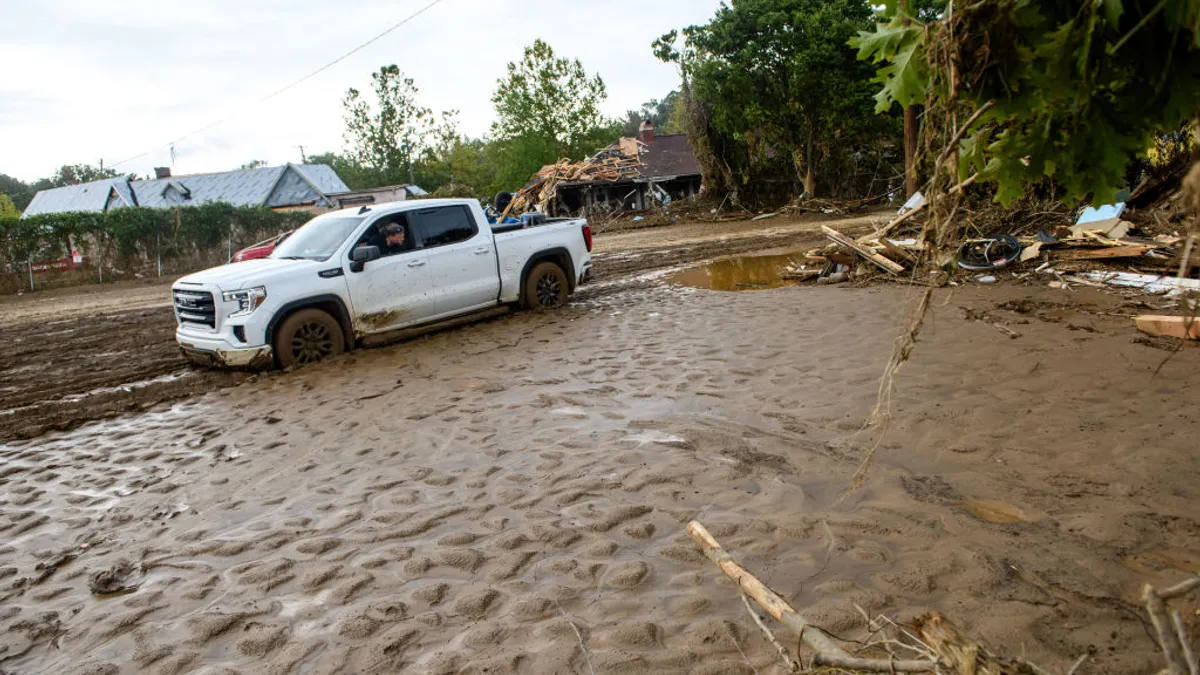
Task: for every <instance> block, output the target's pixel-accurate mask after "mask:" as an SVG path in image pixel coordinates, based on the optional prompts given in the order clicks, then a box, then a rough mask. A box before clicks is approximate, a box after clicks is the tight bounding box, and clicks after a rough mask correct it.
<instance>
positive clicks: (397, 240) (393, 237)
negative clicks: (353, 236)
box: [358, 220, 413, 256]
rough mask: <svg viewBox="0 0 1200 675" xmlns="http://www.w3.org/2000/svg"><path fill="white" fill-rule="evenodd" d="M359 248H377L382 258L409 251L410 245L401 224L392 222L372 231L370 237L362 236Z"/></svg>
mask: <svg viewBox="0 0 1200 675" xmlns="http://www.w3.org/2000/svg"><path fill="white" fill-rule="evenodd" d="M358 245H359V246H378V247H379V253H380V255H383V256H389V255H396V254H397V253H404V252H405V251H411V250H412V248H413V247H412V245H411V244H410V243H409V240H408V235H407V233H406V230H405V227H404V224H403V223H399V222H396V221H394V220H393V221H392V222H390V223H387V224H386V225H381V226H379V227H377V228H374V229H373V232H371V233H370V236H364V237H363V239H362V241H361V242H359V244H358Z"/></svg>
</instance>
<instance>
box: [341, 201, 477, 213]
mask: <svg viewBox="0 0 1200 675" xmlns="http://www.w3.org/2000/svg"><path fill="white" fill-rule="evenodd" d="M478 204H479V200H478V199H410V200H406V201H402V202H383V203H381V204H363V205H361V206H352V207H350V208H348V209H342V210H340V211H329V212H328V213H325V214H323V215H327V216H355V215H358V213H359V211H362V210H363V209H364V208H366V209H368V211H367V214H372V215H374V214H380V213H399V212H401V211H407V210H409V209H427V208H430V207H434V206H457V205H462V206H471V205H476V206H477V205H478Z"/></svg>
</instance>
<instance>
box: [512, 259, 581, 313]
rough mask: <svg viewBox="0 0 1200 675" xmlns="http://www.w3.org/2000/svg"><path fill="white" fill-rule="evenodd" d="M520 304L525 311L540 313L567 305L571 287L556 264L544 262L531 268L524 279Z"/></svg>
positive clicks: (564, 274)
mask: <svg viewBox="0 0 1200 675" xmlns="http://www.w3.org/2000/svg"><path fill="white" fill-rule="evenodd" d="M524 291H525V292H524V293H523V294H522V295H521V304H522V305H523V306H524V307H525V309H529V310H533V311H541V310H545V309H554V308H555V307H562V306H563V305H565V304H567V298H568V297H569V296H570V295H571V286H570V283H569V282H568V281H567V273H566V272H564V271H563V269H562V268H561V267H559V266H558V265H557V264H556V263H552V262H544V263H538V264H537V265H534V266H533V269H532V270H530V271H529V276H527V277H525V289H524Z"/></svg>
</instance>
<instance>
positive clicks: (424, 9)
mask: <svg viewBox="0 0 1200 675" xmlns="http://www.w3.org/2000/svg"><path fill="white" fill-rule="evenodd" d="M442 2H445V0H433V2H430V3H429V4H427V5H425V6H424V7H422V8H421V9H418V10H417V11H415V12H413V13H412V14H410V15H408V16H407V17H405V18H404V19H402V20H401V21H399V22H398V23H396V24H394V25H392V26H391V27H390V28H388V29H387V30H385V31H383V32H382V33H380V34H379V35H376V36H375V37H373V38H371V39H370V40H367V41H366V42H364V43H362V44H360V45H358V46H357V47H355V48H354V49H351V50H350V51H348V52H346V53H345V54H342V55H341V56H339V57H337V58H336V59H334V60H332V61H330V62H329V63H326V64H325V65H323V66H321V67H320V68H317V69H316V70H314V71H312V72H311V73H309V74H307V75H305V76H304V77H301V78H300V79H298V80H296V81H294V82H292V83H291V84H288V85H285V86H284V87H282V88H280V89H278V90H276V91H274V92H272V93H270V94H267V95H266V96H264V97H262V98H260V99H258V100H257V101H254V102H253V103H251V104H250V105H249V106H246V107H252V106H256V105H259V104H262V103H265V102H266V101H269V100H271V99H273V98H275V97H276V96H279V95H280V94H283V93H285V92H287V91H289V90H291V89H294V88H295V87H297V86H299V85H300V84H303V83H304V82H307V81H308V80H311V79H312V78H314V77H316V76H317V75H320V74H321V73H323V72H325V71H326V70H329V69H330V68H332V67H334V66H336V65H337V64H339V63H341V62H342V61H345V60H346V59H348V58H350V57H351V56H354V55H355V54H357V53H358V52H360V51H362V50H363V49H366V48H367V47H369V46H371V45H372V44H374V43H376V42H378V41H379V40H381V39H383V38H384V37H386V36H387V35H388V34H389V33H391V32H393V31H395V30H396V29H397V28H400V27H401V26H403V25H404V24H406V23H408V22H410V21H412V20H413V19H416V18H417V17H419V16H421V15H422V14H424V13H425V12H428V11H429V10H431V9H433V8H434V7H435V6H437V5H440V4H441V3H442ZM238 112H240V111H238ZM236 114H237V112H233V113H230V114H228V115H226V116H225V117H222V118H221V119H219V120H217V121H215V122H213V123H211V124H208V125H205V126H203V127H200V128H199V129H196V130H195V131H190V132H188V133H186V134H184V135H182V136H180V137H179V138H176V139H175V140H173V141H171V142H169V143H167V144H166V145H167V146H170V147H171V155H172V161H174V154H175V148H174V145H175V144H176V143H178V142H180V141H182V140H184V139H185V138H190V137H192V136H195V135H196V134H201V133H204V132H205V131H208V130H209V129H212V128H213V127H216V126H220V125H222V124H224V123H225V122H228V121H229V120H230V119H231V118H232V117H233V116H234V115H236ZM162 147H164V146H162V145H156V146H155V147H153V148H151V149H149V150H147V151H145V152H143V153H140V154H137V155H134V156H133V157H130V158H128V159H123V160H121V161H119V162H115V163H113V164H112V165H111V166H114V167H116V166H120V165H122V164H128V163H129V162H132V161H134V160H135V159H141V158H143V157H145V156H146V155H149V154H150V153H152V152H154V151H155V150H158V149H160V148H162Z"/></svg>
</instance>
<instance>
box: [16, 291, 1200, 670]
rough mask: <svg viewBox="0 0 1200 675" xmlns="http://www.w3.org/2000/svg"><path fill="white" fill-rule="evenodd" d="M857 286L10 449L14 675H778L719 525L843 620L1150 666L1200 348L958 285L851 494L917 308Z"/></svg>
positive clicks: (450, 345) (393, 365)
mask: <svg viewBox="0 0 1200 675" xmlns="http://www.w3.org/2000/svg"><path fill="white" fill-rule="evenodd" d="M1005 291H1006V289H989V291H987V292H988V293H1001V292H1005ZM853 293H855V296H854V298H853V302H847V295H846V291H843V290H837V289H828V288H823V287H820V288H818V287H804V288H781V289H776V290H771V291H767V292H764V293H746V294H729V293H713V292H710V291H701V290H695V289H687V288H664V287H657V288H644V289H639V290H636V291H625V292H614V293H611V294H609V295H605V296H603V297H599V298H594V299H591V300H584V301H581V302H579V303H576V304H575V305H573V306H572V307H569V308H567V309H566V310H564V311H561V312H554V313H547V314H542V315H530V314H520V315H514V316H510V317H505V318H502V319H497V320H493V321H490V322H487V323H484V324H477V325H473V326H469V327H465V328H462V329H459V330H455V331H449V332H446V333H441V334H438V335H434V336H429V337H426V338H422V339H418V340H413V341H410V342H406V343H402V344H397V345H393V346H390V347H385V348H381V349H374V350H366V351H361V352H358V353H356V354H354V355H351V356H348V357H346V358H343V359H340V360H338V361H336V362H333V363H329V364H324V365H320V366H317V367H314V368H311V369H307V370H305V371H301V372H296V373H285V374H281V375H278V376H272V377H267V378H260V379H257V380H255V381H253V382H250V383H247V384H244V385H242V386H240V387H236V388H232V389H226V390H223V391H221V392H219V393H216V394H210V395H208V396H205V397H203V398H200V399H195V400H192V401H189V402H187V403H184V404H180V405H177V406H175V407H173V408H161V409H156V410H155V411H154V412H152V413H150V414H139V415H136V416H130V417H125V418H121V419H118V420H114V421H110V422H104V423H100V424H94V425H91V426H88V427H84V428H82V429H79V430H77V431H75V432H72V433H69V434H59V435H52V436H43V437H39V438H37V439H34V440H29V441H17V442H12V443H9V444H7V445H0V460H2V462H0V536H2V537H3V540H4V544H3V545H2V546H0V631H3V635H4V637H3V639H2V640H0V667H2V668H4V669H5V670H6V671H7V670H11V671H14V672H55V673H57V672H66V673H74V672H80V673H82V672H105V673H117V672H127V673H135V672H137V673H140V672H164V673H167V672H169V673H180V672H192V671H197V670H204V669H205V668H208V669H211V670H212V671H214V672H218V671H219V672H241V673H258V672H276V673H285V672H297V673H300V672H303V673H308V672H317V673H328V672H356V673H357V672H363V673H385V672H421V673H424V672H434V673H443V672H444V673H451V672H455V673H457V672H471V673H476V672H489V673H509V672H537V673H542V672H546V673H558V672H562V673H567V672H588V670H589V669H588V662H589V661H590V663H591V665H592V667H594V669H595V671H596V672H616V671H621V672H634V673H649V672H689V673H691V672H697V673H713V674H715V673H751V672H754V671H755V670H757V671H758V672H763V673H771V672H778V671H777V670H774V669H776V668H778V665H777V663H778V661H777V660H778V657H777V655H775V654H774V653H773V650H772V648H771V647H770V646H769V645H767V644H765V642H764V641H763V639H762V638H761V636H760V633H759V632H758V630H757V628H755V627H754V625H753V624H752V623H751V622H750V620H749V618H748V617H746V615H745V610H744V608H743V607H742V606H741V603H740V602H739V600H738V598H737V594H736V593H735V592H734V589H733V587H732V586H731V585H730V584H729V583H728V582H726V581H725V580H723V578H721V577H720V575H719V573H718V572H717V571H716V570H715V568H713V566H712V565H711V563H709V562H708V561H707V560H706V559H705V558H704V557H703V556H702V555H701V554H700V553H699V552H698V551H697V550H696V549H695V547H694V545H693V544H692V543H691V541H690V540H689V539H688V538H687V536H686V535H685V534H684V527H685V525H686V523H687V521H688V520H690V519H692V518H697V519H699V520H701V521H702V522H704V523H705V524H706V525H707V526H708V528H709V530H710V531H712V532H713V534H714V535H715V536H716V537H718V539H719V540H721V542H722V543H723V544H724V545H725V546H726V547H727V548H729V549H730V550H731V551H732V552H733V553H734V554H735V555H736V556H737V557H738V558H739V559H740V560H741V561H742V562H743V563H744V564H746V565H747V566H748V567H749V568H750V569H753V570H755V571H756V572H757V573H759V574H760V575H761V576H762V578H763V579H764V581H766V582H767V583H768V584H770V585H771V586H772V587H773V588H775V589H777V590H779V591H780V592H782V593H783V594H784V595H785V596H786V597H788V599H789V600H791V601H792V602H793V604H795V605H796V606H797V607H802V608H804V611H805V614H806V616H808V617H809V618H811V619H812V620H814V621H815V622H817V623H819V624H820V625H822V626H824V627H826V628H827V629H829V630H831V631H833V632H835V633H838V634H844V635H850V636H857V635H861V634H862V633H861V631H862V629H863V621H862V620H861V618H860V617H859V615H858V611H857V610H856V609H855V606H856V605H857V606H861V607H863V608H864V609H866V610H867V611H868V612H871V613H877V612H886V613H888V614H889V615H890V616H894V617H897V618H898V619H904V618H906V617H908V616H911V615H912V614H913V613H916V612H919V611H923V610H925V609H931V608H932V609H938V610H940V611H943V612H945V613H947V614H948V615H950V616H951V618H953V619H954V620H955V621H957V622H958V623H960V624H961V625H962V626H963V627H964V628H966V629H967V630H968V631H969V632H970V633H971V634H972V635H974V636H976V637H978V638H980V639H982V640H984V641H985V642H987V643H988V644H990V645H991V646H993V647H995V648H998V649H1000V650H1002V651H1007V652H1009V653H1014V652H1016V653H1023V654H1024V655H1025V656H1027V657H1029V658H1032V659H1034V660H1035V661H1037V662H1038V663H1039V664H1040V665H1042V666H1043V667H1044V669H1046V670H1047V671H1053V672H1062V671H1065V670H1066V668H1067V667H1069V665H1070V663H1071V662H1073V661H1074V659H1075V658H1077V657H1078V655H1079V654H1081V653H1084V652H1086V651H1088V648H1089V646H1096V647H1097V648H1098V649H1099V652H1098V654H1097V656H1096V657H1095V661H1096V664H1097V665H1096V666H1095V669H1094V670H1092V671H1090V672H1097V673H1103V672H1150V671H1151V670H1152V668H1153V667H1154V664H1155V663H1156V661H1157V655H1156V653H1155V649H1154V647H1153V646H1152V644H1151V643H1150V641H1149V639H1148V638H1147V636H1146V633H1145V630H1144V629H1143V627H1142V624H1141V622H1140V621H1139V619H1138V618H1137V613H1136V609H1133V610H1132V611H1131V609H1130V608H1135V607H1136V598H1137V594H1138V592H1139V590H1140V585H1141V583H1144V582H1146V581H1150V582H1153V583H1164V582H1171V581H1175V580H1178V579H1179V578H1180V575H1182V574H1184V572H1185V571H1186V569H1185V568H1186V567H1187V565H1191V564H1193V563H1194V562H1195V561H1196V560H1197V559H1200V558H1198V557H1197V555H1198V554H1200V522H1198V519H1197V516H1196V513H1195V507H1194V505H1195V503H1196V500H1197V499H1198V498H1200V493H1198V490H1200V488H1198V486H1200V471H1198V470H1197V466H1196V463H1195V460H1194V439H1195V438H1196V437H1197V432H1200V420H1198V419H1197V416H1196V413H1195V411H1193V410H1191V409H1190V408H1187V407H1180V406H1178V405H1172V404H1171V402H1172V401H1175V402H1178V401H1180V400H1184V397H1186V396H1187V395H1188V392H1189V391H1190V388H1189V383H1190V382H1194V381H1195V377H1196V375H1197V374H1200V358H1198V356H1200V354H1197V353H1196V352H1195V351H1189V350H1185V351H1184V352H1181V353H1179V354H1177V355H1175V357H1174V360H1173V362H1172V367H1173V368H1175V369H1177V370H1176V371H1175V374H1176V375H1177V376H1178V377H1177V378H1171V379H1158V380H1155V379H1152V378H1151V375H1152V374H1153V372H1154V369H1155V368H1156V367H1157V366H1158V364H1159V362H1160V361H1161V358H1162V353H1161V352H1159V351H1157V350H1154V349H1149V348H1147V347H1144V346H1142V345H1137V344H1133V343H1132V342H1131V337H1132V335H1133V329H1132V328H1131V327H1128V326H1127V325H1126V324H1125V322H1123V321H1121V320H1119V319H1117V318H1113V317H1106V316H1102V315H1088V316H1089V317H1091V318H1089V319H1088V321H1089V322H1090V323H1089V325H1091V326H1092V327H1093V328H1094V329H1095V332H1081V331H1072V330H1068V329H1067V328H1066V327H1064V326H1063V325H1062V324H1060V323H1053V322H1051V321H1050V320H1049V319H1047V320H1046V321H1042V320H1040V319H1036V320H1031V322H1030V323H1029V324H1027V325H1023V326H1022V328H1021V333H1022V338H1021V339H1020V340H1011V339H1009V338H1007V337H1006V336H1004V335H1002V334H1000V333H999V332H997V331H995V330H994V328H992V327H991V325H990V324H988V323H986V322H980V321H966V320H964V319H963V313H962V312H959V311H957V309H956V308H957V306H960V305H965V306H968V307H969V308H972V309H975V310H979V309H987V310H989V311H992V312H993V313H996V314H1000V313H1001V310H999V309H997V308H996V305H997V303H998V302H999V301H1000V300H1001V299H1000V298H994V297H991V296H989V295H987V294H986V293H985V292H984V291H980V290H977V289H966V290H958V291H956V293H955V294H954V295H941V294H939V296H938V297H937V298H935V301H934V302H933V303H932V306H934V307H936V308H938V309H937V311H935V312H934V314H933V315H931V317H930V318H929V320H928V325H927V327H926V331H925V332H924V333H923V334H922V341H921V344H920V345H918V348H917V349H916V350H915V351H914V353H913V357H912V359H911V360H910V361H909V362H908V363H906V365H905V369H904V370H903V371H902V375H901V377H900V378H898V380H897V387H898V388H897V395H896V399H895V403H894V409H893V414H894V421H893V431H892V433H891V434H890V435H889V436H888V437H887V438H886V439H885V442H884V444H883V445H882V447H881V448H880V453H879V455H878V456H877V457H876V461H875V465H874V467H873V469H872V471H871V473H870V474H869V479H868V481H867V483H866V485H865V486H864V488H863V489H861V490H857V491H855V490H851V489H850V485H851V482H852V481H851V475H852V474H853V472H854V471H855V469H857V468H858V466H859V464H860V462H861V459H862V448H863V446H865V445H868V444H870V443H872V442H873V441H874V438H873V437H870V436H869V435H864V434H861V433H859V430H860V429H861V426H862V421H863V419H864V418H865V417H866V416H867V415H868V414H869V413H870V411H871V409H872V407H873V406H874V404H875V400H876V392H877V382H878V376H879V372H880V370H881V368H882V365H883V364H884V363H885V362H886V360H887V357H888V355H889V354H890V349H891V341H892V337H893V336H894V335H895V334H896V333H897V331H898V330H899V329H900V328H901V327H902V326H903V325H904V324H905V322H906V310H907V303H908V302H909V301H910V300H911V298H910V297H908V296H907V295H905V294H904V292H903V291H901V290H900V289H896V288H884V289H872V290H865V291H853ZM1003 299H1009V298H1003ZM797 308H800V309H801V310H802V311H796V309H797ZM1097 309H1100V310H1104V311H1111V309H1112V308H1111V307H1098V308H1097ZM1004 318H1005V319H1006V320H1013V321H1015V320H1017V319H1018V316H1017V315H1015V314H1012V315H1005V316H1004ZM848 327H852V333H851V332H849V331H851V329H850V328H848ZM751 328H752V329H751ZM848 344H849V345H853V348H852V349H848V348H847V345H848ZM1097 362H1103V363H1106V364H1109V366H1108V367H1107V368H1106V369H1097V368H1095V363H1097ZM1014 363H1021V364H1028V368H1027V369H1021V370H1020V372H1016V371H1014V369H1013V367H1012V366H1013V364H1014ZM981 372H983V373H1003V374H1004V375H1003V376H995V377H991V378H988V380H987V381H986V383H985V384H982V385H981V384H979V382H978V378H977V377H976V376H975V374H977V373H981ZM1151 437H1152V438H1154V443H1152V444H1151V443H1146V440H1145V439H1146V438H1151ZM972 506H973V507H974V508H972ZM1034 514H1036V516H1035V515H1034ZM1018 515H1019V516H1021V517H1019V518H1016V516H1018ZM123 559H124V560H128V561H130V562H131V563H141V564H142V565H143V567H144V569H145V577H144V579H142V580H141V585H140V586H139V587H138V589H137V590H136V591H134V592H130V593H127V594H125V595H120V596H115V597H99V596H96V595H93V594H92V593H91V592H90V591H89V589H88V580H89V577H91V576H92V575H93V574H95V573H97V572H103V571H104V570H111V569H121V566H120V562H121V561H122V560H123ZM39 565H40V566H41V567H40V568H39ZM1189 620H1191V619H1190V618H1189ZM576 630H579V636H577V635H576V633H575V631H576ZM581 638H582V640H583V641H584V642H585V643H586V645H587V649H588V652H587V655H586V656H585V654H584V652H583V650H582V649H581V648H580V639H581ZM743 654H744V655H745V656H743Z"/></svg>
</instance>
